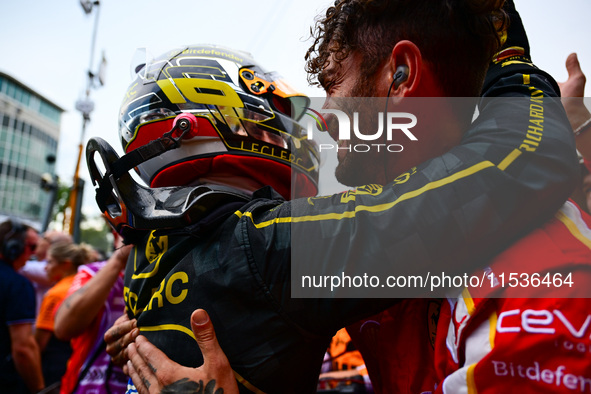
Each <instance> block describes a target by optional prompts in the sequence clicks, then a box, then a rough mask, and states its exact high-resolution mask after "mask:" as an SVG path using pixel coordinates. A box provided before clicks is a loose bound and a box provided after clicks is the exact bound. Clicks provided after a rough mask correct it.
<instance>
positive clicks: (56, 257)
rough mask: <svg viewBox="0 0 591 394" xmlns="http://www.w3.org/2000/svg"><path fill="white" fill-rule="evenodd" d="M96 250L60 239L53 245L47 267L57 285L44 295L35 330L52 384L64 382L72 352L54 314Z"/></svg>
mask: <svg viewBox="0 0 591 394" xmlns="http://www.w3.org/2000/svg"><path fill="white" fill-rule="evenodd" d="M92 253H93V250H92V248H91V247H90V246H89V245H86V244H81V245H76V244H72V243H68V242H57V243H55V244H53V245H52V246H51V247H50V248H49V252H48V259H47V266H46V267H45V270H46V271H47V276H48V278H49V279H50V280H51V281H54V282H56V284H55V285H54V286H53V287H52V288H51V289H49V290H48V291H47V293H46V294H45V297H43V301H42V302H41V307H40V309H39V315H38V316H37V322H36V329H35V339H36V340H37V344H38V345H39V349H40V350H41V363H42V370H43V376H44V378H45V383H46V384H47V385H48V386H49V385H52V384H54V383H57V382H60V380H61V378H62V376H63V374H64V373H65V371H66V364H67V362H68V359H69V358H70V355H71V354H72V349H71V347H70V343H69V341H60V340H59V339H57V338H56V336H55V335H54V314H55V311H56V308H57V307H58V306H59V305H60V304H61V302H62V301H63V300H64V298H66V294H67V292H68V289H69V288H70V286H71V285H72V281H73V280H74V276H75V275H76V273H77V272H78V267H79V266H80V265H82V264H86V263H88V262H90V259H91V256H92Z"/></svg>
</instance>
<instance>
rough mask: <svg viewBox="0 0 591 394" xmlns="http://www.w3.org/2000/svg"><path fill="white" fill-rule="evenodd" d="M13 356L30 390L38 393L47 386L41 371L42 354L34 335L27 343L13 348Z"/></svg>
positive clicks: (17, 368) (18, 370)
mask: <svg viewBox="0 0 591 394" xmlns="http://www.w3.org/2000/svg"><path fill="white" fill-rule="evenodd" d="M12 358H13V360H14V365H15V367H16V370H17V372H18V373H19V375H20V376H21V377H22V378H23V380H24V381H25V384H26V385H27V387H28V389H29V391H31V392H32V393H37V392H39V391H40V390H42V389H43V388H44V387H45V381H44V380H43V373H42V372H41V354H40V352H39V348H38V347H37V343H36V342H35V340H34V339H33V337H32V336H31V337H30V341H28V342H27V343H26V344H23V345H21V346H15V347H14V348H13V350H12Z"/></svg>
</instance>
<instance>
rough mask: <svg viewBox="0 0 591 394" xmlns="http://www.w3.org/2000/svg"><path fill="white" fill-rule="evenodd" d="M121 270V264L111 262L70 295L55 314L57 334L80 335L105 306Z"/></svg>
mask: <svg viewBox="0 0 591 394" xmlns="http://www.w3.org/2000/svg"><path fill="white" fill-rule="evenodd" d="M120 272H121V269H120V264H119V263H118V262H116V261H113V260H109V262H108V263H107V264H106V265H105V266H104V267H103V268H102V269H101V270H100V271H99V272H98V273H97V274H96V275H95V276H94V277H92V278H91V279H90V280H89V281H88V282H87V283H86V284H85V285H84V286H83V287H82V288H80V289H78V290H77V291H76V292H74V293H72V294H71V295H70V296H68V297H67V298H66V299H65V300H64V302H63V303H62V305H61V306H60V308H59V309H58V311H57V313H56V315H55V334H56V336H57V337H58V338H60V339H62V340H67V339H71V338H73V337H76V336H78V335H80V334H81V333H82V332H83V331H84V330H85V329H86V328H87V327H88V326H89V325H90V324H91V323H92V321H93V320H94V319H95V318H96V316H97V315H98V314H99V312H100V310H101V309H102V308H103V306H104V303H105V301H106V300H107V298H108V296H109V293H110V291H111V289H112V287H113V284H114V283H115V281H116V280H117V277H118V276H119V274H120Z"/></svg>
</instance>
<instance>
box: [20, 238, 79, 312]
mask: <svg viewBox="0 0 591 394" xmlns="http://www.w3.org/2000/svg"><path fill="white" fill-rule="evenodd" d="M56 242H69V243H72V237H71V236H70V235H69V234H66V233H63V232H61V231H57V230H49V231H46V232H45V233H44V234H43V235H42V236H40V237H39V241H38V242H37V246H36V248H35V253H34V255H33V257H35V259H33V260H29V261H27V263H26V264H25V266H24V267H23V268H21V269H20V270H19V273H20V274H22V275H24V276H26V277H27V278H28V279H29V280H30V281H31V282H32V283H33V287H34V288H35V296H36V300H37V315H38V314H39V308H40V307H41V301H42V300H43V296H45V293H46V292H47V290H49V289H50V288H51V286H53V285H55V282H52V281H50V280H49V278H48V277H47V272H46V271H45V266H46V265H47V251H48V250H49V247H50V246H51V245H52V244H54V243H56Z"/></svg>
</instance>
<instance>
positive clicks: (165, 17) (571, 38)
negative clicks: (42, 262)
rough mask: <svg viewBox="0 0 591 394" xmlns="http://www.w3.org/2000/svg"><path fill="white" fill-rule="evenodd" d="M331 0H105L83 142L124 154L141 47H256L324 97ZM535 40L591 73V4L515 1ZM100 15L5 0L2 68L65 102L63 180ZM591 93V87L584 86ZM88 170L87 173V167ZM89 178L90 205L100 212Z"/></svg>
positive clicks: (542, 55) (73, 3) (535, 48)
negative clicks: (102, 79)
mask: <svg viewBox="0 0 591 394" xmlns="http://www.w3.org/2000/svg"><path fill="white" fill-rule="evenodd" d="M330 4H332V1H331V0H328V1H327V0H314V1H312V0H297V1H296V0H258V1H256V2H245V1H238V0H219V1H207V2H205V1H199V0H167V1H162V0H161V1H157V0H123V1H121V0H118V1H117V0H101V5H100V16H99V27H98V36H97V43H96V50H95V56H94V59H95V61H94V64H95V67H96V65H98V62H99V60H100V57H101V53H102V52H103V51H104V52H105V56H106V58H107V62H108V64H107V72H106V84H105V86H103V87H100V88H98V89H96V90H94V91H93V92H92V94H91V98H92V99H93V101H94V102H95V110H94V112H93V113H92V115H91V123H90V124H89V126H88V128H87V131H86V134H85V138H84V139H85V140H87V139H88V138H90V137H92V136H101V137H103V138H105V139H107V140H108V141H110V142H111V144H112V145H113V146H114V147H115V148H116V149H117V150H118V151H119V152H121V147H120V145H119V143H118V140H117V116H118V112H119V104H120V102H121V99H122V98H123V94H124V92H125V90H126V88H127V86H128V84H129V83H130V82H131V77H130V62H131V59H132V57H133V55H134V52H135V50H136V48H139V47H147V48H149V50H150V52H152V53H153V54H154V55H155V56H156V55H159V54H160V53H162V52H164V51H166V50H167V49H170V48H173V47H177V46H182V45H186V44H197V43H211V44H219V45H224V46H228V47H231V48H237V49H242V50H245V51H248V52H250V53H251V54H252V55H253V56H254V58H255V59H256V60H258V61H259V62H260V64H262V65H263V66H264V67H266V68H267V69H269V70H277V71H279V72H280V73H281V74H282V75H283V76H284V77H286V79H287V80H289V81H290V83H291V84H292V85H294V86H295V87H297V88H299V89H300V90H302V91H303V92H305V93H307V94H309V95H311V96H322V95H323V93H322V92H321V91H320V90H318V89H317V88H314V87H310V86H308V85H307V81H306V75H305V73H304V71H303V66H304V60H303V56H304V54H305V51H306V49H307V47H308V46H309V43H310V41H309V40H307V39H308V37H309V29H310V26H311V25H312V23H313V20H314V17H315V16H316V15H317V14H318V13H320V12H323V11H324V10H325V9H326V7H327V6H328V5H330ZM516 4H517V8H518V10H519V11H520V13H521V15H522V18H523V20H524V24H525V26H526V29H527V30H528V35H529V39H530V44H531V47H532V57H533V60H534V62H535V63H536V64H537V65H538V66H539V67H540V68H543V69H545V70H546V71H548V72H550V73H551V74H553V75H554V76H555V78H556V79H557V80H558V81H564V80H565V79H566V76H567V74H566V70H565V68H564V61H565V59H566V57H567V55H568V54H569V53H571V52H577V53H578V54H579V60H580V61H581V64H582V66H583V70H584V71H586V73H587V74H588V76H589V77H590V80H591V44H590V43H589V40H590V38H591V23H590V22H589V16H591V1H589V0H565V1H561V2H558V1H550V0H516ZM93 25H94V15H90V16H87V15H85V14H84V12H83V10H82V7H80V4H79V1H78V0H54V1H39V0H19V1H9V0H3V1H1V2H0V33H1V35H2V37H3V38H2V40H0V53H2V56H1V57H0V70H1V71H3V72H5V73H7V74H10V75H12V76H13V77H15V78H17V79H18V80H20V81H21V82H23V83H25V84H26V85H27V86H29V87H31V88H33V89H35V90H37V91H38V92H40V93H41V94H43V95H44V96H45V97H47V98H49V99H50V100H52V101H54V102H55V103H56V104H58V105H59V106H61V107H62V108H64V109H66V112H65V113H64V115H63V117H62V134H61V139H60V143H59V151H58V163H57V172H58V175H59V176H60V178H61V179H63V180H64V181H71V179H72V176H73V174H74V169H75V164H76V157H77V146H78V143H79V141H80V134H81V125H82V119H81V115H80V113H79V112H77V111H76V110H75V108H74V104H75V102H76V100H77V99H79V98H81V97H82V96H83V94H84V89H85V87H86V70H87V69H88V66H89V61H90V42H91V36H92V29H93ZM586 96H591V88H590V87H589V86H588V87H587V89H586ZM81 174H82V176H83V177H84V178H86V179H87V180H88V175H87V173H86V165H85V163H83V166H82V171H81ZM89 183H90V182H87V189H86V191H85V204H84V205H85V211H86V212H88V213H98V209H96V208H95V205H94V192H93V190H92V189H91V188H90V186H89Z"/></svg>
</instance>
